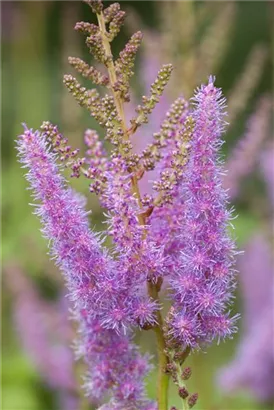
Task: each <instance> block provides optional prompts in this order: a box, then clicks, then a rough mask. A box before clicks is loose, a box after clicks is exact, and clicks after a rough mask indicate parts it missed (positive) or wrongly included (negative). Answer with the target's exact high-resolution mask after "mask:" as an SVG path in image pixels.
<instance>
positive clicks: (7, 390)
mask: <svg viewBox="0 0 274 410" xmlns="http://www.w3.org/2000/svg"><path fill="white" fill-rule="evenodd" d="M202 3H204V2H202ZM202 3H198V2H197V3H195V4H194V5H193V7H194V8H197V10H198V9H199V7H202ZM206 3H207V4H208V7H209V8H211V9H212V12H214V11H215V9H217V8H218V10H219V9H220V8H221V7H224V6H225V4H226V2H206ZM163 4H164V2H159V1H153V2H152V1H147V2H143V1H133V2H129V1H123V2H122V8H123V9H125V8H128V9H130V10H131V11H134V13H136V14H135V16H136V18H137V16H138V19H140V22H141V23H142V25H143V26H144V27H145V28H146V29H148V28H150V29H153V30H155V31H156V32H157V31H158V30H160V29H161V30H162V31H164V27H162V24H163V23H162V21H163V20H162V17H161V8H162V7H163ZM272 9H273V5H271V2H263V1H258V2H256V1H255V2H253V1H250V2H249V1H239V2H235V10H236V14H235V18H234V23H233V27H232V30H231V32H230V35H229V43H228V47H227V49H226V52H225V55H224V58H223V59H222V63H221V64H220V65H219V67H218V70H217V72H215V73H214V74H216V76H217V85H218V86H221V87H222V88H223V91H224V94H225V95H226V94H228V93H229V90H230V89H231V87H232V85H233V84H234V83H235V81H236V79H237V77H238V75H239V73H240V72H241V71H242V69H243V67H244V65H245V62H246V59H247V56H248V55H249V53H250V51H251V50H252V48H253V46H254V45H255V44H257V43H264V44H265V46H266V48H268V49H269V50H268V53H269V54H268V57H267V59H266V62H265V64H264V67H263V70H262V73H261V75H260V80H259V81H258V83H257V85H256V87H255V88H254V90H253V91H252V94H251V97H250V99H249V100H248V103H247V104H246V106H245V109H244V111H243V112H242V113H241V115H240V116H239V118H237V121H236V122H235V123H234V125H233V127H232V128H230V129H229V132H228V134H227V141H226V142H227V143H226V146H225V154H228V153H229V151H230V150H231V147H233V146H234V144H235V142H236V141H237V139H238V138H239V136H241V134H242V133H243V132H244V129H245V123H246V120H247V118H248V116H249V115H250V114H251V112H252V111H253V109H254V107H255V104H256V101H257V99H258V96H259V95H261V94H262V93H265V92H267V91H268V92H271V91H272V90H271V75H272V72H271V60H270V44H271V18H272ZM1 10H2V59H1V62H2V187H3V189H2V193H3V197H2V198H3V201H2V212H3V214H2V215H3V219H2V229H3V230H2V232H3V243H2V256H3V271H4V275H3V278H4V285H3V297H2V307H3V316H2V323H3V334H2V349H3V350H2V408H3V409H4V410H17V409H18V410H43V409H44V410H54V409H56V410H57V407H56V406H57V405H56V401H55V393H54V392H53V391H52V390H51V389H49V388H48V387H47V386H46V384H45V383H44V382H43V380H42V379H41V378H40V376H39V374H38V373H37V372H36V370H35V366H34V365H33V364H32V363H31V362H30V361H29V360H28V358H27V356H26V354H25V353H24V351H23V349H22V347H21V346H20V340H19V337H18V334H17V333H16V331H15V329H14V326H13V322H12V298H11V296H10V293H9V289H8V287H7V286H6V285H5V266H6V265H7V264H9V263H11V262H12V263H16V264H18V265H19V266H20V267H21V268H22V269H23V270H24V271H25V272H27V274H29V275H30V276H31V277H32V278H33V280H34V281H35V283H36V284H37V286H38V287H39V289H40V291H41V292H42V294H43V295H44V296H45V297H46V298H48V299H54V298H55V294H56V289H57V287H58V286H57V284H58V279H56V276H57V273H56V269H55V268H54V266H53V264H52V262H50V261H49V260H48V257H47V255H46V252H47V244H46V241H45V240H43V239H42V238H41V235H40V232H39V222H38V221H37V219H36V217H35V216H33V215H32V213H31V207H29V205H28V203H29V202H30V196H29V192H28V191H27V190H26V183H25V180H24V178H23V171H22V170H21V169H20V166H19V165H18V163H17V162H16V151H15V149H14V147H15V143H14V140H15V137H16V136H17V135H18V134H19V133H20V132H21V131H22V126H21V123H22V122H26V123H27V124H28V126H29V127H33V128H38V127H39V126H40V124H41V123H42V122H43V121H45V120H50V121H51V122H53V123H56V124H58V126H59V128H60V129H61V130H62V131H63V132H64V133H65V135H66V136H67V137H68V138H69V140H70V141H71V145H72V146H73V147H83V142H82V135H83V132H84V130H85V129H86V128H87V127H89V128H94V127H96V125H95V124H94V122H93V120H92V119H91V118H90V117H89V115H88V114H87V113H86V112H85V111H83V110H82V109H79V108H78V106H77V105H76V103H75V102H74V100H73V98H72V97H71V96H69V95H68V93H67V90H66V89H65V87H64V86H63V84H62V75H63V73H64V72H71V69H70V67H69V65H68V63H67V56H69V55H73V56H80V57H82V56H85V57H86V58H87V51H86V49H85V44H84V40H83V38H82V37H81V35H80V34H78V33H76V32H74V31H73V26H74V24H75V22H76V21H80V20H85V21H90V20H92V18H93V16H91V13H90V11H89V8H88V7H87V6H86V5H84V4H82V3H81V2H73V1H39V2H38V1H29V2H28V1H18V2H17V1H12V2H8V1H6V2H2V3H1ZM184 18H186V16H184V15H182V16H180V18H178V20H177V22H176V24H179V23H178V21H181V24H182V27H183V25H184ZM272 21H273V20H272ZM204 24H205V25H206V24H207V21H206V20H205V23H204ZM129 31H130V28H129V27H126V28H125V29H124V30H123V31H122V33H121V35H120V36H118V39H117V40H116V41H115V46H114V47H115V51H116V52H117V50H120V49H121V48H122V47H123V44H124V42H125V40H126V38H127V36H128V33H129ZM177 31H178V32H179V31H180V25H178V27H177ZM201 32H202V28H201ZM197 35H198V36H199V30H198V34H197ZM198 41H199V38H198ZM144 42H145V39H144ZM182 57H183V56H182ZM171 62H172V61H171ZM137 67H138V64H137ZM208 74H210V73H208ZM137 76H138V78H139V80H138V81H135V82H134V85H135V87H137V88H138V84H140V82H141V81H142V78H141V74H140V73H139V74H138V72H137ZM197 85H198V84H197ZM178 90H179V91H180V92H183V91H184V90H183V89H182V87H181V85H180V84H178ZM136 93H137V94H138V89H136ZM139 94H140V92H139ZM73 184H74V185H76V186H77V189H79V190H80V191H82V192H83V193H85V194H87V195H88V183H87V181H85V180H84V179H81V180H79V181H76V182H75V181H74V182H73ZM242 189H243V195H241V197H240V199H239V200H238V201H237V203H236V209H237V214H239V217H238V219H237V220H236V221H235V227H236V236H237V240H238V244H239V246H241V245H243V244H244V243H245V242H246V240H247V239H248V238H249V236H250V235H251V234H252V233H253V232H254V231H255V230H256V229H257V228H258V227H259V226H260V224H261V223H263V222H264V221H263V218H264V215H261V213H260V211H259V210H258V209H257V208H256V206H255V207H254V206H250V203H251V198H254V197H256V196H258V197H260V198H264V197H265V192H264V187H263V186H262V184H261V183H260V181H258V178H257V177H256V175H251V176H250V178H249V179H248V180H247V181H245V183H244V184H243V188H242ZM95 205H96V207H95V208H96V209H97V211H96V210H95V213H94V215H93V217H94V219H93V222H96V223H98V225H99V226H100V222H99V221H100V213H99V211H98V207H97V204H95ZM95 205H94V199H93V198H92V197H91V195H89V203H88V206H89V207H90V208H92V207H94V206H95ZM49 271H50V272H53V274H52V275H47V272H49ZM239 310H240V311H241V298H240V296H239V295H238V297H237V303H236V307H235V311H239ZM240 335H241V332H240V333H239V334H238V335H237V336H236V337H235V339H234V340H233V341H228V342H226V343H224V344H221V345H220V346H218V347H216V346H212V347H210V348H209V349H208V352H207V353H206V354H204V353H199V354H195V355H192V356H191V358H190V359H189V364H190V365H192V366H193V377H192V379H191V383H190V386H191V387H193V389H194V390H195V391H198V392H199V395H200V400H199V402H198V404H197V407H195V408H197V410H198V409H203V410H225V409H227V410H230V409H231V410H232V409H241V410H253V409H254V410H255V409H261V410H263V409H264V408H266V406H265V405H263V404H260V403H257V402H256V401H255V400H254V399H253V398H252V396H251V395H250V394H249V393H247V392H242V393H239V394H237V395H235V396H230V397H224V396H222V394H221V393H220V392H219V391H218V389H217V388H216V385H215V377H216V371H217V369H218V368H219V367H220V366H223V365H224V364H225V363H227V362H228V361H229V359H230V358H232V357H233V353H234V351H235V346H236V344H237V340H238V339H239V338H240ZM141 340H142V344H143V347H144V348H146V347H148V348H149V349H150V350H151V351H153V350H154V345H155V340H154V335H153V334H152V333H146V335H145V337H142V338H141ZM154 376H155V375H154V374H152V376H151V377H150V378H149V380H148V385H149V393H150V395H151V397H153V395H154V394H155V393H154V386H155V377H154ZM170 397H171V398H172V404H173V405H176V404H178V405H179V401H178V399H177V395H176V392H175V389H173V388H171V391H170Z"/></svg>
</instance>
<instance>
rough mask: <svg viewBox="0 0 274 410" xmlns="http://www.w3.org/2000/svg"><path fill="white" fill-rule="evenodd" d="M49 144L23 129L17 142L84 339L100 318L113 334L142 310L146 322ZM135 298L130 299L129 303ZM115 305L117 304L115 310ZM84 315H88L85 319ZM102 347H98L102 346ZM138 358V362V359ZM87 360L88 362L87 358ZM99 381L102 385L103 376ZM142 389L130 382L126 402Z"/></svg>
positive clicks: (119, 382)
mask: <svg viewBox="0 0 274 410" xmlns="http://www.w3.org/2000/svg"><path fill="white" fill-rule="evenodd" d="M45 138H46V136H45V135H41V134H40V133H39V132H38V131H36V132H33V131H31V130H28V129H27V128H25V132H24V134H22V135H21V137H20V138H19V140H18V150H19V155H20V157H21V160H22V162H23V164H24V166H26V167H28V168H29V172H28V174H27V179H28V181H29V183H30V185H31V187H32V189H33V190H34V192H35V199H36V200H39V201H40V202H41V205H39V206H38V207H37V210H36V213H37V214H38V215H39V217H40V219H41V221H42V224H43V226H44V227H43V234H44V235H45V236H46V237H47V238H49V239H50V240H51V242H52V244H51V249H52V253H53V256H54V257H55V258H56V261H57V264H58V265H59V266H60V268H61V270H62V271H63V273H64V275H65V279H66V282H67V286H68V288H69V290H70V298H71V300H72V301H73V302H74V309H75V311H76V312H79V315H80V318H79V320H80V323H81V325H82V327H81V331H82V332H83V333H84V334H85V336H86V337H88V335H89V334H92V333H93V332H94V330H93V329H92V326H93V321H94V320H95V321H96V320H98V319H97V317H100V314H101V323H102V324H104V325H105V326H107V327H110V328H120V327H121V323H123V324H124V322H125V320H126V321H128V317H130V318H131V317H132V316H134V318H136V316H137V315H138V313H137V311H138V308H139V310H140V313H141V315H142V319H143V318H144V316H145V315H144V312H143V310H142V309H141V307H140V305H139V304H138V302H139V303H142V301H141V300H139V299H138V297H137V296H136V295H135V294H134V295H129V296H127V297H126V295H127V293H128V289H126V288H125V287H124V284H123V283H121V281H119V278H118V281H117V280H116V279H117V277H116V275H120V266H121V265H117V264H116V263H115V261H114V260H112V258H111V257H110V255H109V254H108V253H107V251H106V250H105V248H102V247H101V245H100V240H99V239H98V238H97V237H96V235H95V234H93V233H92V232H91V231H90V229H89V227H88V220H87V217H86V213H85V212H84V210H83V204H82V203H81V201H80V200H79V197H78V196H76V195H75V193H74V192H73V191H72V190H71V189H69V188H66V187H65V182H64V179H63V178H62V177H61V175H60V174H59V169H58V166H57V165H56V157H55V155H54V154H52V153H51V152H49V149H48V146H47V143H46V140H45ZM126 279H127V280H129V279H130V277H129V276H125V280H126ZM131 296H132V299H131V300H129V299H130V297H131ZM133 299H134V300H133ZM137 300H138V301H137ZM115 301H116V302H117V303H118V305H116V306H115V305H114V304H115ZM134 302H135V304H134ZM152 303H153V302H152ZM148 305H149V303H148ZM145 307H146V306H145ZM86 312H88V317H87V318H86V315H87V313H86ZM130 312H131V313H130ZM145 313H146V312H145ZM149 315H151V312H149ZM125 316H126V318H125ZM137 320H138V316H137ZM145 320H146V318H145ZM96 323H97V322H96ZM98 323H100V322H99V321H98ZM108 332H109V335H110V336H111V335H113V336H112V337H113V338H114V339H113V340H114V341H115V340H117V343H118V344H119V343H120V342H121V341H122V340H123V339H125V341H126V340H127V339H126V336H121V335H118V334H116V332H115V330H109V331H108ZM101 333H102V332H98V333H97V332H96V334H95V336H94V337H95V338H96V337H101ZM96 340H97V339H96ZM83 341H85V338H84V337H82V339H81V342H80V343H81V344H82V343H83ZM90 343H91V342H90V341H89V340H88V339H87V340H86V344H85V345H84V348H85V349H89V348H90ZM98 343H99V345H100V342H99V341H98ZM108 348H109V349H112V353H110V356H111V355H114V356H115V355H116V349H117V345H116V346H115V344H114V343H113V342H110V346H108ZM127 349H129V352H128V354H127V356H126V357H128V360H129V359H131V358H132V359H134V357H132V356H131V355H130V351H131V349H132V347H131V344H129V343H128V344H127V345H125V346H124V351H125V354H126V351H127ZM136 357H137V358H138V355H137V353H136ZM85 360H87V362H88V356H87V355H86V356H85ZM93 360H94V358H93ZM139 360H141V356H140V358H139ZM127 369H128V372H129V373H128V375H127V372H126V370H125V368H123V367H120V370H121V371H122V373H121V374H119V373H118V370H117V372H116V373H115V374H114V375H113V380H112V385H111V386H109V388H110V387H112V388H117V389H118V388H119V386H120V385H121V386H122V384H123V382H122V379H121V378H124V377H125V379H127V377H130V376H129V375H130V373H131V365H130V363H128V367H127ZM126 375H127V376H126ZM101 381H102V383H104V377H103V375H102V380H101ZM134 381H135V385H134V383H133V382H134ZM139 384H140V380H139V379H134V380H133V381H132V386H131V392H132V395H129V396H128V399H129V400H130V401H131V400H133V399H134V400H135V398H136V400H137V398H138V397H139V393H138V392H139V391H140V392H141V390H142V389H141V388H140V385H139ZM117 386H118V387H117ZM97 388H99V387H98V386H97ZM121 388H122V387H121ZM95 392H96V390H95V391H93V390H92V391H91V393H92V394H94V393H95ZM142 395H143V393H142ZM131 397H133V398H132V399H131ZM126 399H127V394H125V395H124V396H123V400H126ZM125 408H126V407H125Z"/></svg>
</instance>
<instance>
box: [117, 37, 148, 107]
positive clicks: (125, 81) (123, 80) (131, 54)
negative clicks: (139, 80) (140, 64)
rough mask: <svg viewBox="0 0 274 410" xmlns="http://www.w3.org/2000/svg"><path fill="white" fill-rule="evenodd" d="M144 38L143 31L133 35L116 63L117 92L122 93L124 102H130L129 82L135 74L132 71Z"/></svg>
mask: <svg viewBox="0 0 274 410" xmlns="http://www.w3.org/2000/svg"><path fill="white" fill-rule="evenodd" d="M142 38H143V34H142V33H141V31H138V32H137V33H135V34H133V36H132V37H131V38H130V40H129V41H128V43H127V44H126V46H125V48H124V50H122V51H121V52H120V54H119V58H118V59H117V60H116V61H115V69H116V73H117V76H118V84H116V85H115V86H116V87H115V91H120V94H121V97H122V98H123V99H124V101H129V80H130V77H132V76H133V74H134V72H133V71H132V69H133V66H134V60H135V56H136V53H137V51H138V48H139V47H140V45H141V41H142Z"/></svg>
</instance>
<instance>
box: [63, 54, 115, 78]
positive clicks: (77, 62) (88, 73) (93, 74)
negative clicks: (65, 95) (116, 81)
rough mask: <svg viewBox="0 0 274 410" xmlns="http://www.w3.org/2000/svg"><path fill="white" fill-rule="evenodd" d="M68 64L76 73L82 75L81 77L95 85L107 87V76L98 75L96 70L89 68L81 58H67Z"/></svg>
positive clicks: (98, 72)
mask: <svg viewBox="0 0 274 410" xmlns="http://www.w3.org/2000/svg"><path fill="white" fill-rule="evenodd" d="M68 62H69V63H70V65H71V66H72V67H74V68H75V69H76V70H77V71H78V73H80V74H82V76H83V77H85V78H87V79H88V80H91V81H92V82H93V83H94V84H97V85H108V84H109V78H108V76H106V75H104V74H102V73H100V71H98V70H97V69H96V68H94V67H92V66H89V65H88V64H87V63H85V62H84V61H83V60H81V58H77V57H69V59H68Z"/></svg>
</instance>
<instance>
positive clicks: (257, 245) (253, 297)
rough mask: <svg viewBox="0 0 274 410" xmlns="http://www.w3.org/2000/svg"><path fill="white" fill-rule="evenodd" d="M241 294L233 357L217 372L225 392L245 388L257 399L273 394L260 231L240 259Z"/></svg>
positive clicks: (268, 292) (269, 306)
mask: <svg viewBox="0 0 274 410" xmlns="http://www.w3.org/2000/svg"><path fill="white" fill-rule="evenodd" d="M239 269H240V280H241V285H242V294H243V306H244V312H243V321H244V325H245V326H244V329H243V336H242V338H241V341H240V343H239V345H238V348H237V352H236V355H235V357H234V359H233V361H232V362H231V363H230V364H229V365H228V366H226V367H224V368H223V369H221V371H220V372H219V374H218V383H219V385H220V387H221V389H222V390H223V391H224V392H226V393H227V394H231V392H232V391H236V390H239V389H243V388H244V389H248V390H249V391H250V392H251V393H252V394H253V395H254V396H255V397H256V398H257V399H258V400H259V401H262V402H268V401H271V400H273V398H274V388H273V376H274V352H273V349H272V348H271V346H272V341H273V332H274V321H273V308H274V306H273V300H274V299H273V298H274V288H273V261H272V255H271V249H270V245H269V243H268V242H267V239H266V238H265V236H264V235H262V234H256V236H254V237H253V238H252V239H251V241H250V242H249V243H248V245H247V247H246V249H245V254H244V255H243V256H242V258H241V260H240V263H239Z"/></svg>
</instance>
